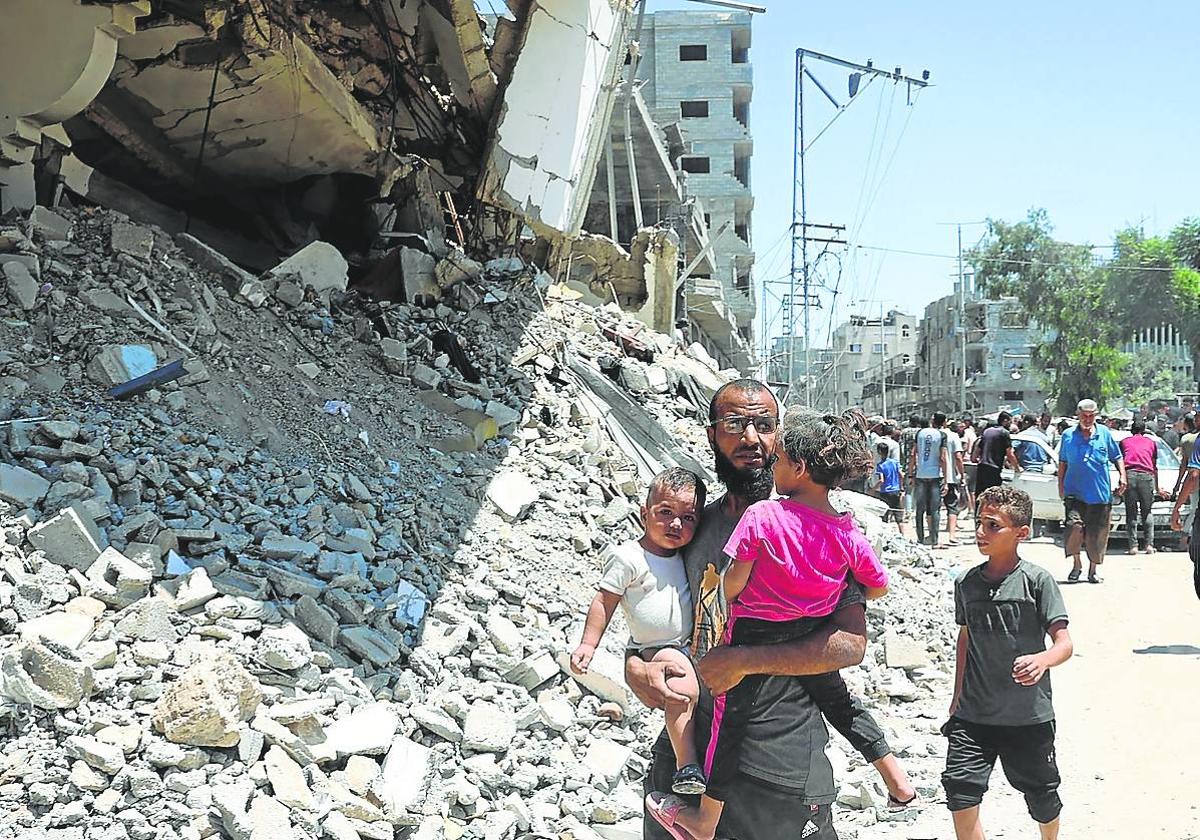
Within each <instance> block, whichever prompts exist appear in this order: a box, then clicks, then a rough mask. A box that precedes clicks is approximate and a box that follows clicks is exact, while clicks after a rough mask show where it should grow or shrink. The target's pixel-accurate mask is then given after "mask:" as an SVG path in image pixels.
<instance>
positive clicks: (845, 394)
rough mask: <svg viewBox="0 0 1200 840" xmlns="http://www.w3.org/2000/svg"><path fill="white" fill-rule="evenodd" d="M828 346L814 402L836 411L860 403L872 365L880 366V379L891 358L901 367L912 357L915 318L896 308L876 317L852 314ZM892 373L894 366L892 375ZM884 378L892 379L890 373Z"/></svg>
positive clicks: (835, 333) (913, 358)
mask: <svg viewBox="0 0 1200 840" xmlns="http://www.w3.org/2000/svg"><path fill="white" fill-rule="evenodd" d="M829 349H830V353H831V355H832V364H831V365H830V368H829V374H828V376H827V377H825V378H824V379H823V380H822V381H821V387H820V388H819V389H818V393H817V397H816V398H815V399H814V400H813V402H814V403H815V404H816V405H817V406H818V407H822V408H831V409H833V410H835V411H841V410H843V409H846V408H849V407H850V406H862V405H863V386H864V385H866V384H867V381H868V371H869V370H870V369H871V368H874V367H879V366H880V365H882V366H883V368H882V370H881V381H882V372H883V371H887V370H889V368H888V363H889V362H890V361H891V360H893V359H896V360H897V362H896V363H895V364H896V365H898V366H900V368H903V367H904V366H906V365H911V364H912V363H913V362H914V361H915V359H916V355H917V319H916V317H915V316H913V315H908V314H906V313H904V312H900V311H898V310H895V309H893V310H891V311H890V312H888V313H887V314H885V315H883V316H882V317H876V318H869V317H866V316H863V315H853V316H851V317H850V320H849V321H847V322H846V323H844V324H842V325H841V326H840V327H838V328H837V329H836V330H834V333H833V344H832V346H831V347H830V348H829ZM895 373H896V371H895V370H893V371H892V375H894V374H895ZM901 378H903V377H902V376H901ZM887 381H888V382H892V381H893V380H892V379H891V378H890V377H889V378H888V379H887ZM889 387H891V386H889ZM880 402H882V400H881V401H880ZM881 407H882V406H880V408H881ZM877 410H878V409H877ZM889 413H890V409H889Z"/></svg>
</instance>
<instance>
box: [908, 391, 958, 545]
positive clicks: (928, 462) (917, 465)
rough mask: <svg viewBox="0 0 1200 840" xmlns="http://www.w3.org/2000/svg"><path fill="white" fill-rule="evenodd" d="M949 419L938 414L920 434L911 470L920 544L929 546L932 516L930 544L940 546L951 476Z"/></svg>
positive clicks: (910, 466) (914, 449)
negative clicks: (947, 482)
mask: <svg viewBox="0 0 1200 840" xmlns="http://www.w3.org/2000/svg"><path fill="white" fill-rule="evenodd" d="M945 425H946V415H945V414H942V412H940V411H938V412H935V413H934V415H933V416H932V417H931V418H930V419H929V425H928V426H927V427H926V428H924V429H921V431H919V432H917V443H916V446H915V447H914V448H913V452H912V456H911V458H912V460H911V461H910V462H909V470H910V472H912V474H913V475H914V476H916V487H915V488H914V489H913V495H914V496H915V502H916V518H917V542H919V543H924V542H925V517H926V515H928V516H929V544H930V545H931V546H932V545H937V541H938V514H939V513H940V511H941V507H942V484H943V483H944V482H945V480H946V476H947V475H948V474H949V472H950V470H949V466H948V460H947V459H948V453H949V449H948V447H947V445H946V430H945V429H944V428H943V427H944V426H945Z"/></svg>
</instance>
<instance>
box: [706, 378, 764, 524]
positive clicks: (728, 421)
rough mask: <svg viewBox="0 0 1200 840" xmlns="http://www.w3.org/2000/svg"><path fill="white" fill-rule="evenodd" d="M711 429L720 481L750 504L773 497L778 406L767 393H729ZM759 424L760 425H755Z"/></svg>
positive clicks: (725, 396) (718, 405)
mask: <svg viewBox="0 0 1200 840" xmlns="http://www.w3.org/2000/svg"><path fill="white" fill-rule="evenodd" d="M716 417H717V419H716V421H715V422H714V423H713V424H712V425H710V426H709V427H708V443H709V445H710V446H711V447H712V450H713V456H714V458H715V460H716V467H717V478H719V479H720V480H721V483H723V484H724V485H725V487H726V489H728V490H729V492H730V493H731V494H733V495H734V496H741V497H744V498H746V499H748V500H750V501H758V500H761V499H766V498H768V497H769V496H770V495H771V487H772V483H773V482H772V476H771V466H772V465H773V464H774V462H775V453H776V445H777V442H778V436H779V406H778V404H777V403H776V402H775V398H774V397H773V396H772V395H771V394H770V392H768V391H753V392H750V393H740V392H738V391H727V392H726V393H724V394H722V395H721V399H720V400H719V401H718V403H717V406H716ZM756 423H757V425H755V424H756Z"/></svg>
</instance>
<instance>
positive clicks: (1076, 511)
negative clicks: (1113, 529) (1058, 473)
mask: <svg viewBox="0 0 1200 840" xmlns="http://www.w3.org/2000/svg"><path fill="white" fill-rule="evenodd" d="M1063 511H1064V513H1065V517H1064V518H1065V523H1064V525H1065V527H1067V528H1071V527H1073V526H1074V525H1075V524H1077V523H1078V524H1080V525H1082V526H1083V530H1084V531H1086V532H1087V533H1089V534H1097V533H1100V532H1101V531H1103V530H1104V529H1105V528H1107V527H1108V523H1109V521H1110V518H1109V515H1110V514H1111V512H1112V505H1106V504H1089V503H1088V502H1082V501H1080V500H1079V499H1076V498H1073V497H1070V496H1068V497H1067V498H1066V499H1064V500H1063Z"/></svg>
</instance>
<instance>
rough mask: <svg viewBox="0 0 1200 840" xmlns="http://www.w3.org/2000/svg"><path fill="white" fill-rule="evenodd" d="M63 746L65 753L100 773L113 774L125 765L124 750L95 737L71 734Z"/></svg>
mask: <svg viewBox="0 0 1200 840" xmlns="http://www.w3.org/2000/svg"><path fill="white" fill-rule="evenodd" d="M64 746H65V747H66V749H67V755H69V756H71V757H72V758H78V759H79V760H81V761H85V762H87V764H88V765H89V766H91V767H94V768H95V769H97V770H99V771H100V772H102V773H108V774H109V775H110V776H111V775H115V774H116V773H117V772H118V771H119V770H120V769H121V768H122V767H124V766H125V752H124V751H123V750H122V749H121V748H120V747H118V746H117V745H116V744H106V743H104V742H103V741H99V740H97V739H95V738H87V737H84V736H82V735H72V736H70V737H69V738H67V740H66V742H65V743H64Z"/></svg>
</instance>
